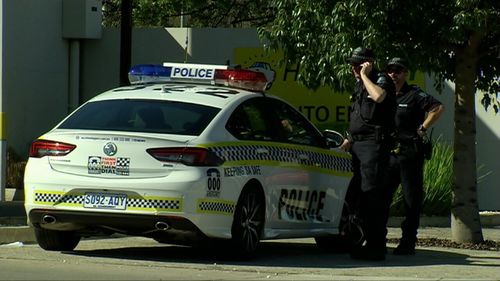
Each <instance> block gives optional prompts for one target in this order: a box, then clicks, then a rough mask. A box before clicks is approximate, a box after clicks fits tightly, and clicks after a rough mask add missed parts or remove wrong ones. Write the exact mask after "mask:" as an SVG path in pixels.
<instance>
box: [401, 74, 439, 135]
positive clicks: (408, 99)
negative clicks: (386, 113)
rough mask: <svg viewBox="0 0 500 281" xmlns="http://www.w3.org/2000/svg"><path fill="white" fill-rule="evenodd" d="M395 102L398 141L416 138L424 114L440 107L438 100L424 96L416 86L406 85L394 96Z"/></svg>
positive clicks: (427, 95)
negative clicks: (396, 105) (396, 106)
mask: <svg viewBox="0 0 500 281" xmlns="http://www.w3.org/2000/svg"><path fill="white" fill-rule="evenodd" d="M396 100H397V103H398V108H397V111H396V128H397V131H398V138H399V139H400V140H408V139H412V138H414V137H416V136H417V129H418V127H419V126H420V125H421V124H422V123H423V122H424V120H425V115H426V113H427V112H429V111H431V110H432V109H433V108H435V107H436V106H439V105H441V102H440V101H439V100H437V99H436V98H434V97H433V96H431V95H429V94H426V93H425V92H424V91H422V90H421V89H420V88H419V87H418V86H416V85H408V84H407V83H405V84H404V85H403V87H402V88H401V91H400V92H399V93H398V94H397V95H396Z"/></svg>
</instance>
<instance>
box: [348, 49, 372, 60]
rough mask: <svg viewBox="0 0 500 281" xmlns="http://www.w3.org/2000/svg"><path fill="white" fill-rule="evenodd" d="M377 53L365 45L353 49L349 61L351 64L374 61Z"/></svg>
mask: <svg viewBox="0 0 500 281" xmlns="http://www.w3.org/2000/svg"><path fill="white" fill-rule="evenodd" d="M374 60H375V53H373V51H372V50H371V49H368V48H364V47H357V48H356V49H354V51H352V55H351V57H350V58H348V59H347V62H348V63H350V64H362V63H364V62H367V61H370V62H372V61H374Z"/></svg>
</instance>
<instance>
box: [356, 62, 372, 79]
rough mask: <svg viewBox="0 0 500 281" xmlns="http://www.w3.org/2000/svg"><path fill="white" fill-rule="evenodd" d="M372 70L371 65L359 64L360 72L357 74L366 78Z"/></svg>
mask: <svg viewBox="0 0 500 281" xmlns="http://www.w3.org/2000/svg"><path fill="white" fill-rule="evenodd" d="M372 69H373V63H371V62H369V61H366V62H364V63H362V64H361V71H360V72H359V73H360V74H364V75H366V76H368V75H369V74H370V72H372Z"/></svg>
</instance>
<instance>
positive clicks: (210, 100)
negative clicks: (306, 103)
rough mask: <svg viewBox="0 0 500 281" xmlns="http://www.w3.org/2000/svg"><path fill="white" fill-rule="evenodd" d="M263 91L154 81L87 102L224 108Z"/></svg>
mask: <svg viewBox="0 0 500 281" xmlns="http://www.w3.org/2000/svg"><path fill="white" fill-rule="evenodd" d="M252 96H264V94H263V93H259V92H250V91H246V90H242V89H238V88H232V87H225V86H219V85H217V86H215V85H207V84H195V83H178V82H177V83H175V82H166V83H155V84H138V85H131V86H124V87H119V88H115V89H111V90H109V91H106V92H104V93H102V94H100V95H97V96H95V97H94V98H92V99H90V100H89V102H93V101H101V100H113V99H151V100H160V101H161V100H165V101H166V100H168V101H178V102H186V103H195V104H203V105H207V106H211V107H216V108H224V107H225V106H226V105H227V104H229V103H231V102H233V101H235V100H239V99H247V98H249V97H252Z"/></svg>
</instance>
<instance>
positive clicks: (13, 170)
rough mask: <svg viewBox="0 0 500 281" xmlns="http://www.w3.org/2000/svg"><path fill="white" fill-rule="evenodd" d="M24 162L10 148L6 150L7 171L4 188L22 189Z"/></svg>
mask: <svg viewBox="0 0 500 281" xmlns="http://www.w3.org/2000/svg"><path fill="white" fill-rule="evenodd" d="M25 167H26V161H25V160H24V159H22V158H21V157H20V156H19V155H18V154H17V153H16V152H15V151H14V149H12V148H11V147H9V148H8V149H7V171H6V179H5V180H6V183H5V186H6V187H9V188H17V189H23V187H24V183H23V178H24V168H25Z"/></svg>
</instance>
